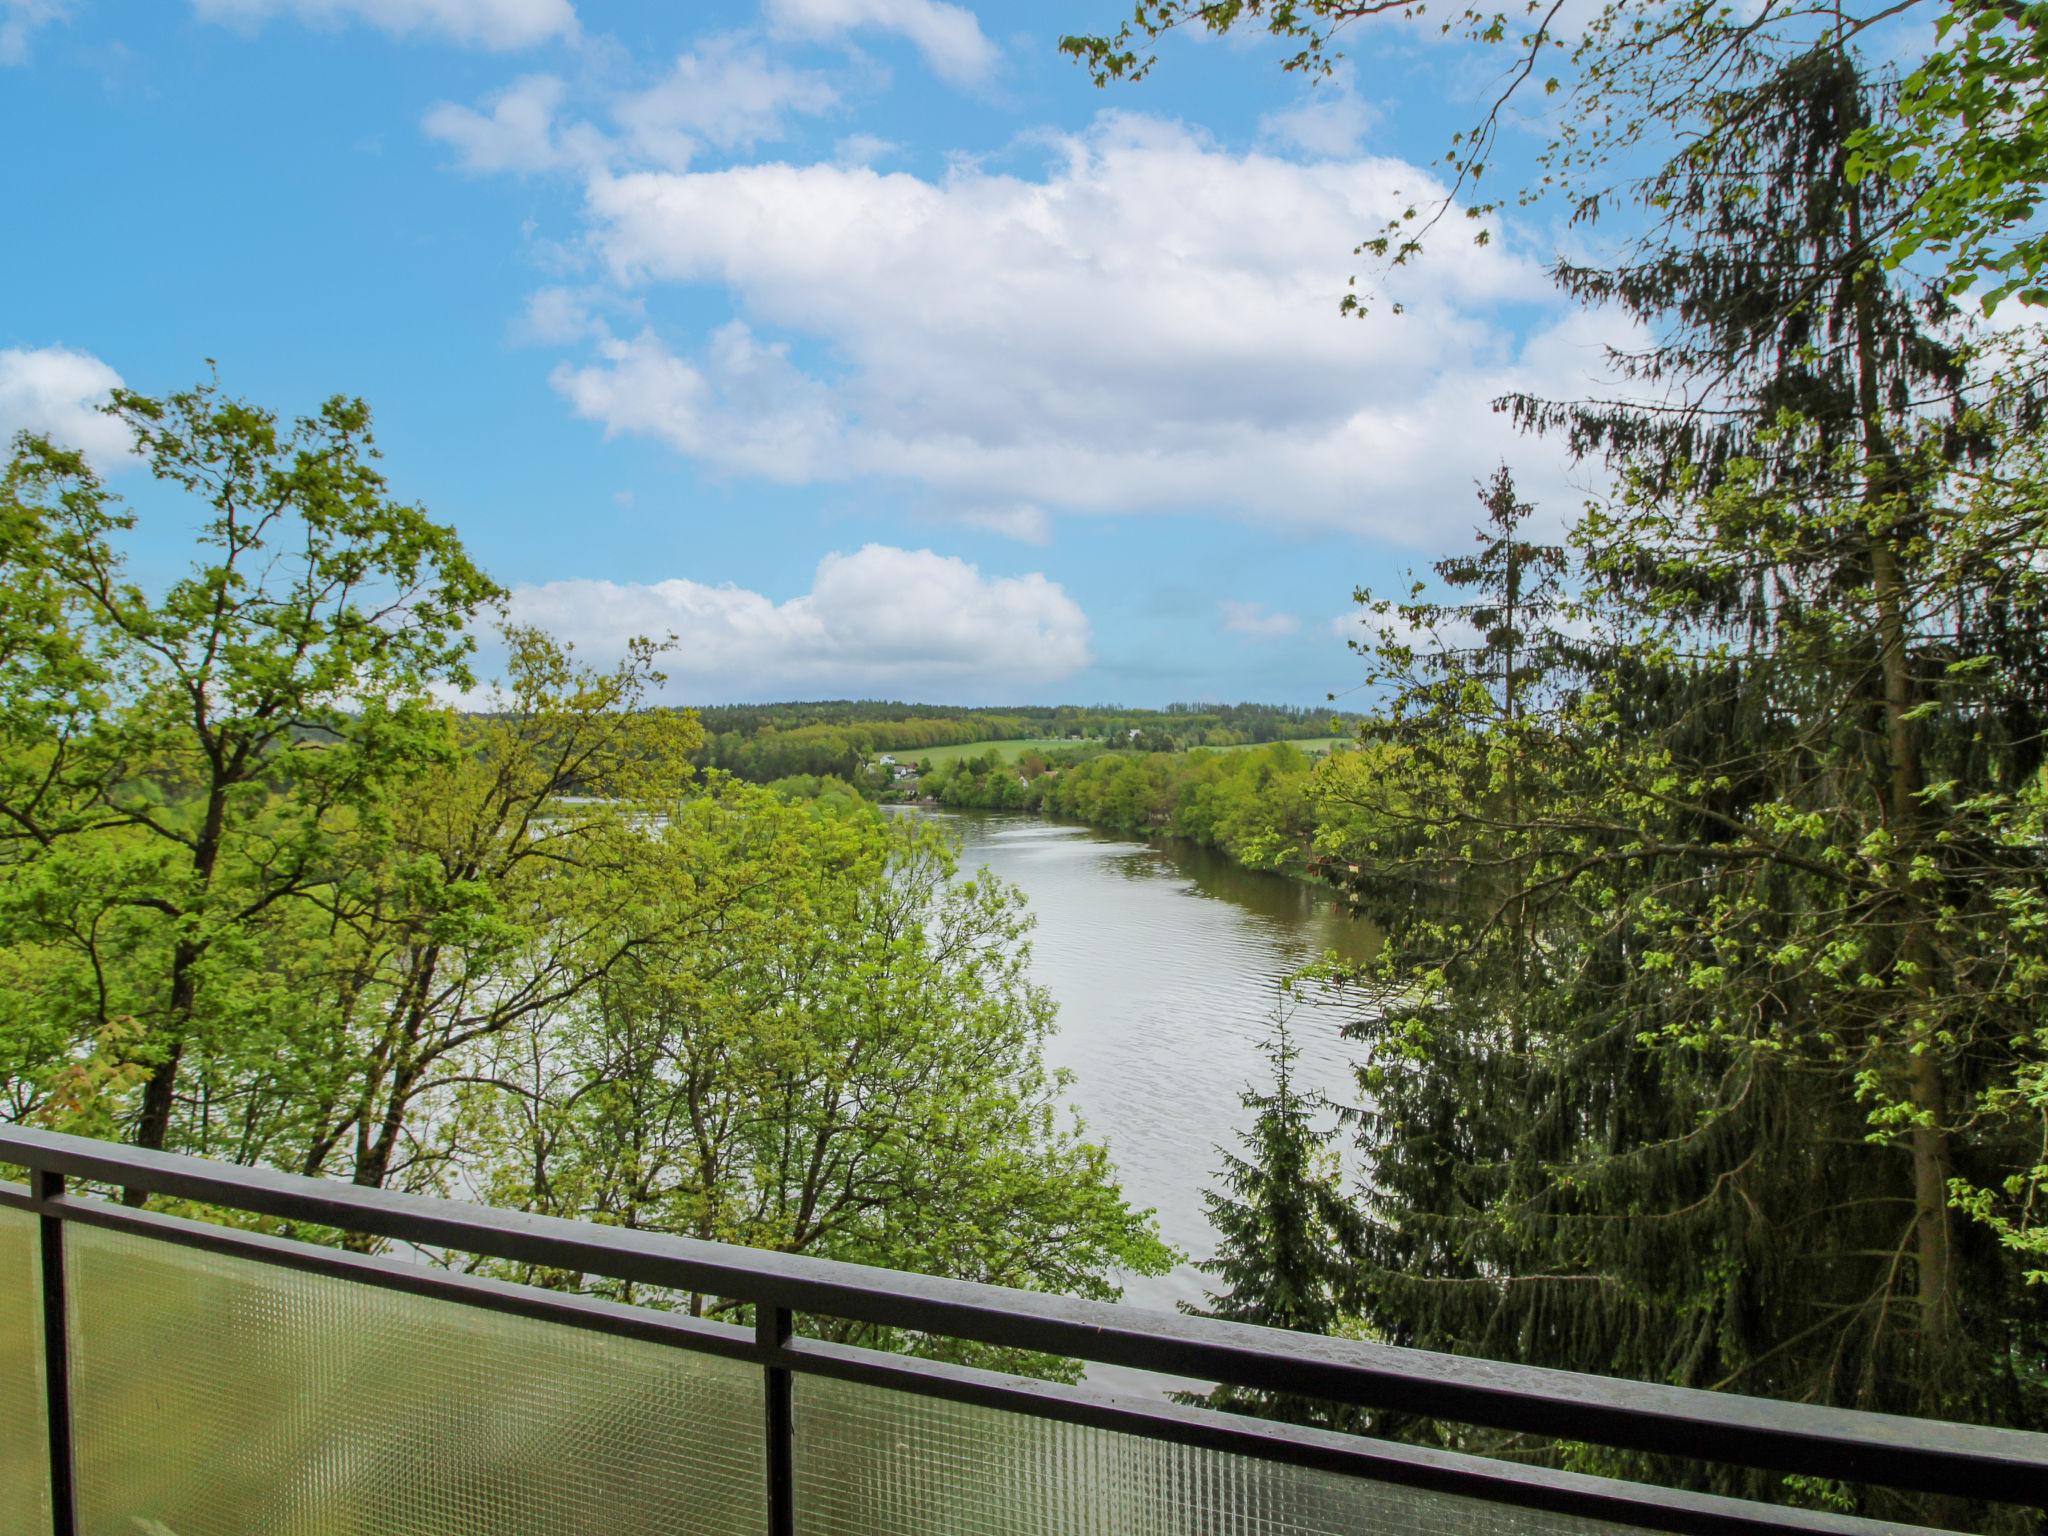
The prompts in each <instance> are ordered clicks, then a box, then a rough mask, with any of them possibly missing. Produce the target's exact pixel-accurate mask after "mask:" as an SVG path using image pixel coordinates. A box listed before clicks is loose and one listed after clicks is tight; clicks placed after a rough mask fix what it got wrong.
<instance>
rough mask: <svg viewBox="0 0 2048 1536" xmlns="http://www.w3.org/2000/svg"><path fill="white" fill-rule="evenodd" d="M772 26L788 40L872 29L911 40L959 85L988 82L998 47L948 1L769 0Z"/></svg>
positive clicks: (933, 65)
mask: <svg viewBox="0 0 2048 1536" xmlns="http://www.w3.org/2000/svg"><path fill="white" fill-rule="evenodd" d="M763 8H764V10H765V11H766V12H767V16H768V21H769V24H770V25H771V26H772V27H773V28H774V29H775V31H777V32H778V33H780V34H782V35H783V36H787V37H804V38H811V39H816V40H821V41H824V40H830V39H833V38H838V37H843V36H844V35H846V34H847V33H849V32H853V31H857V30H860V29H863V28H873V29H874V30H876V31H881V32H895V33H898V34H900V35H901V36H903V37H906V38H908V39H909V40H910V42H911V43H912V45H913V46H915V47H916V49H917V51H918V52H919V53H921V54H922V55H924V61H925V63H926V64H928V65H930V66H931V69H932V72H933V73H934V74H936V75H938V76H939V77H940V78H942V79H945V80H950V81H952V82H953V83H954V84H955V85H974V84H977V83H978V82H980V81H982V80H985V79H986V78H987V77H988V75H989V74H990V72H991V71H992V70H994V68H995V65H996V57H997V54H996V45H995V44H994V43H992V42H990V41H989V39H988V36H987V34H985V33H984V32H983V31H982V30H981V23H980V22H978V21H976V20H975V19H974V13H973V12H972V11H970V10H968V9H967V8H966V7H965V6H959V5H948V4H945V3H944V0H766V4H765V6H764V7H763Z"/></svg>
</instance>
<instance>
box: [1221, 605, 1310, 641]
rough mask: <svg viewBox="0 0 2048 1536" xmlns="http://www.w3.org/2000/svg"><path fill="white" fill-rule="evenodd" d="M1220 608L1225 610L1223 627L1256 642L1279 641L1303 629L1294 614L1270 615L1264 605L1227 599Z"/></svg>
mask: <svg viewBox="0 0 2048 1536" xmlns="http://www.w3.org/2000/svg"><path fill="white" fill-rule="evenodd" d="M1218 606H1219V607H1221V608H1222V610H1223V627H1224V628H1225V629H1227V630H1229V631H1230V633H1232V634H1233V635H1250V636H1251V637H1252V638H1253V639H1254V640H1278V639H1279V638H1280V637H1281V636H1283V635H1291V634H1293V633H1295V632H1296V631H1297V630H1299V629H1300V628H1301V620H1300V619H1299V618H1297V617H1296V616H1295V615H1294V614H1291V613H1269V612H1267V611H1266V605H1265V604H1264V603H1244V602H1238V601H1236V600H1234V599H1231V598H1225V599H1224V600H1223V601H1222V603H1220V604H1219V605H1218Z"/></svg>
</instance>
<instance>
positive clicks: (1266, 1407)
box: [1179, 1009, 1363, 1428]
mask: <svg viewBox="0 0 2048 1536" xmlns="http://www.w3.org/2000/svg"><path fill="white" fill-rule="evenodd" d="M1262 1049H1263V1051H1264V1053H1265V1057H1266V1062H1267V1065H1268V1067H1269V1069H1270V1071H1271V1079H1270V1081H1269V1083H1268V1085H1267V1087H1266V1088H1265V1089H1264V1090H1263V1091H1261V1090H1260V1089H1257V1088H1247V1089H1246V1090H1245V1092H1244V1094H1243V1095H1242V1097H1241V1099H1240V1101H1239V1102H1240V1103H1242V1104H1243V1106H1244V1107H1245V1108H1246V1109H1248V1110H1250V1111H1252V1115H1253V1118H1252V1124H1251V1127H1250V1129H1248V1130H1246V1131H1245V1132H1243V1133H1242V1135H1241V1136H1240V1138H1239V1139H1240V1142H1241V1144H1242V1147H1243V1152H1242V1154H1240V1153H1237V1152H1225V1153H1224V1155H1223V1168H1222V1173H1221V1184H1222V1187H1221V1188H1220V1189H1212V1190H1210V1191H1208V1192H1206V1193H1205V1194H1204V1195H1203V1204H1204V1205H1205V1206H1207V1208H1208V1213H1209V1223H1210V1225H1211V1226H1212V1227H1213V1228H1214V1229H1215V1231H1216V1236H1217V1251H1216V1254H1215V1256H1214V1257H1213V1258H1208V1259H1204V1260H1202V1261H1201V1262H1200V1263H1199V1264H1198V1265H1197V1268H1199V1269H1200V1270H1201V1271H1202V1272H1203V1273H1204V1274H1206V1275H1209V1276H1211V1277H1213V1278H1214V1279H1215V1280H1217V1281H1218V1282H1220V1284H1221V1289H1218V1290H1212V1291H1210V1292H1208V1301H1209V1305H1208V1306H1207V1307H1205V1308H1197V1307H1193V1306H1190V1305H1189V1304H1188V1303H1186V1302H1183V1303H1181V1306H1182V1309H1183V1310H1185V1311H1189V1312H1195V1313H1198V1314H1199V1315H1202V1316H1207V1317H1219V1318H1223V1319H1225V1320H1227V1321H1229V1322H1235V1323H1255V1324H1258V1325H1259V1326H1260V1327H1264V1328H1290V1329H1293V1330H1294V1331H1296V1332H1298V1333H1317V1334H1332V1333H1336V1332H1338V1331H1339V1330H1340V1329H1341V1328H1342V1327H1343V1326H1344V1324H1345V1322H1346V1320H1347V1318H1350V1317H1351V1316H1353V1315H1355V1313H1356V1310H1357V1289H1356V1284H1355V1281H1356V1275H1357V1258H1356V1255H1357V1253H1358V1251H1359V1244H1360V1240H1361V1238H1362V1235H1363V1226H1362V1222H1361V1220H1360V1216H1359V1212H1358V1209H1357V1207H1356V1206H1355V1205H1354V1204H1353V1203H1352V1202H1351V1200H1350V1199H1349V1198H1348V1197H1347V1195H1346V1194H1345V1192H1344V1189H1343V1186H1342V1177H1341V1173H1340V1169H1339V1166H1338V1159H1337V1156H1336V1153H1335V1149H1334V1147H1333V1145H1332V1144H1333V1142H1334V1141H1335V1139H1336V1127H1335V1126H1334V1125H1331V1126H1323V1125H1319V1124H1318V1123H1317V1122H1318V1118H1319V1113H1320V1111H1321V1110H1322V1108H1323V1106H1322V1105H1321V1104H1320V1102H1319V1101H1318V1100H1317V1099H1316V1098H1315V1097H1314V1096H1312V1095H1304V1094H1303V1093H1302V1092H1301V1091H1300V1090H1299V1089H1298V1088H1297V1087H1296V1085H1295V1080H1294V1063H1295V1059H1296V1057H1297V1056H1298V1054H1299V1051H1298V1048H1297V1047H1296V1046H1295V1044H1294V1041H1293V1039H1292V1037H1291V1036H1290V1035H1289V1033H1288V1027H1287V1016H1286V1013H1285V1012H1284V1010H1282V1009H1276V1010H1275V1014H1274V1020H1273V1032H1272V1034H1271V1035H1269V1036H1268V1037H1267V1039H1266V1040H1265V1041H1264V1042H1263V1044H1262ZM1179 1396H1180V1397H1181V1399H1182V1401H1192V1402H1200V1403H1204V1404H1207V1405H1208V1406H1210V1407H1213V1408H1224V1409H1229V1410H1231V1411H1233V1412H1238V1413H1255V1414H1258V1415H1260V1416H1262V1417H1265V1418H1273V1419H1280V1420H1283V1421H1285V1422H1288V1423H1293V1424H1320V1425H1324V1426H1327V1427H1333V1428H1336V1427H1359V1424H1360V1415H1358V1414H1357V1413H1356V1412H1355V1411H1353V1410H1351V1409H1349V1408H1346V1407H1345V1406H1344V1405H1341V1404H1334V1403H1326V1402H1323V1401H1320V1400H1318V1399H1314V1398H1306V1397H1300V1396H1297V1395H1295V1394H1291V1393H1283V1392H1264V1391H1257V1390H1254V1389H1251V1388H1246V1387H1234V1386H1227V1385H1226V1386H1218V1387H1216V1388H1215V1389H1213V1390H1212V1391H1211V1392H1209V1393H1207V1394H1206V1395H1204V1394H1185V1393H1184V1394H1179Z"/></svg>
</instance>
